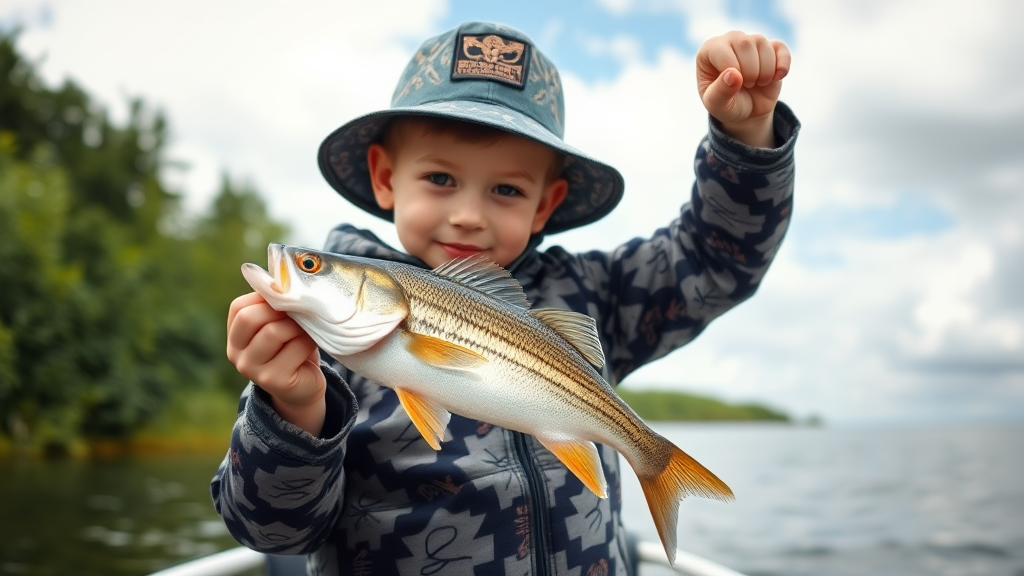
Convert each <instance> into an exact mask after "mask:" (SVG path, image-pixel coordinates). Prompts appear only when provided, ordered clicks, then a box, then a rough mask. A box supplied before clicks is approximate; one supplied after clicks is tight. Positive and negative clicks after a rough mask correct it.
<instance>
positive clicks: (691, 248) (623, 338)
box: [582, 32, 800, 380]
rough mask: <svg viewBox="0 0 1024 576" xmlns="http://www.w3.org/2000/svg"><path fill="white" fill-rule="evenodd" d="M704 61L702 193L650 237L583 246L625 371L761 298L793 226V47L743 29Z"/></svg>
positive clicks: (700, 60) (616, 366) (619, 370)
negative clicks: (590, 248)
mask: <svg viewBox="0 0 1024 576" xmlns="http://www.w3.org/2000/svg"><path fill="white" fill-rule="evenodd" d="M768 48H770V49H771V50H768ZM769 52H770V55H769ZM697 64H698V89H699V91H700V94H701V98H702V101H703V102H704V104H705V107H707V109H708V111H709V113H710V117H709V124H710V126H709V130H708V136H707V137H706V138H705V139H704V140H703V141H702V142H701V144H700V146H699V147H698V149H697V155H696V158H695V162H694V171H695V173H696V177H697V178H696V182H695V183H694V185H693V188H692V191H691V195H690V202H689V203H686V204H684V205H683V207H682V210H681V213H680V215H679V218H677V219H676V220H674V221H673V222H672V223H671V224H670V225H669V226H668V227H667V228H662V229H659V230H658V231H656V232H655V233H654V235H653V236H652V237H651V238H649V239H646V240H644V239H639V238H638V239H634V240H632V241H630V242H628V243H626V244H625V245H623V246H621V247H619V248H618V249H616V250H615V251H613V252H612V253H604V252H590V253H587V254H583V255H582V263H583V265H584V269H585V273H586V275H587V277H588V278H589V279H590V281H591V283H592V284H591V285H592V286H594V288H595V289H596V294H595V296H596V298H597V300H598V302H599V309H600V321H601V324H602V325H601V329H602V332H603V334H604V337H605V342H606V344H607V345H608V346H609V347H610V349H609V350H608V351H607V352H608V354H607V357H608V360H609V363H610V365H611V366H610V367H611V369H612V370H613V372H614V374H615V376H616V379H617V380H621V379H622V378H624V377H625V376H626V375H627V374H629V373H630V372H632V371H633V370H635V369H636V368H638V367H639V366H641V365H643V364H646V363H647V362H651V361H653V360H655V359H657V358H660V357H662V356H664V355H665V354H667V353H669V352H671V351H672V350H674V349H676V348H678V347H680V346H682V345H683V344H685V343H687V342H689V341H690V340H692V339H693V338H694V337H696V336H697V335H698V334H699V333H700V332H701V331H702V330H703V329H704V328H705V327H706V326H707V324H708V323H709V322H710V321H711V320H712V319H714V318H716V317H717V316H719V315H721V314H722V313H723V312H725V311H726V310H728V309H729V308H732V307H733V306H735V305H736V304H738V303H740V302H742V301H743V300H745V299H747V298H749V297H750V296H751V295H752V294H753V293H754V292H755V291H756V290H757V287H758V285H759V284H760V282H761V279H762V278H763V277H764V274H765V272H766V271H767V269H768V265H769V264H770V263H771V260H772V258H773V257H774V256H775V252H776V250H777V249H778V247H779V244H780V243H781V242H782V238H783V235H784V234H785V232H786V228H787V226H788V224H789V216H790V210H791V206H792V193H793V147H794V144H795V142H796V136H797V133H798V131H799V127H800V125H799V122H798V121H797V119H796V117H795V116H794V115H793V113H792V112H791V111H790V110H789V108H788V107H787V106H786V105H784V104H782V103H780V102H777V98H778V95H779V91H780V89H781V80H782V78H783V77H785V75H786V73H788V69H789V52H788V50H787V49H786V48H785V46H784V45H782V44H781V43H778V42H768V41H767V40H765V39H764V38H763V37H759V36H748V35H745V34H742V33H738V32H731V33H729V34H726V35H724V36H720V37H718V38H714V39H712V40H709V41H708V42H706V43H705V44H704V45H703V46H702V47H701V50H700V51H699V52H698V55H697ZM730 84H731V85H730ZM723 120H724V122H723Z"/></svg>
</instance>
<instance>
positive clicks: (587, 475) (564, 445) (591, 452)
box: [537, 436, 608, 498]
mask: <svg viewBox="0 0 1024 576" xmlns="http://www.w3.org/2000/svg"><path fill="white" fill-rule="evenodd" d="M537 440H538V441H539V442H540V443H541V444H543V445H544V447H545V448H547V449H548V450H550V451H551V453H552V454H554V455H555V457H556V458H558V459H559V460H561V462H562V464H565V467H566V468H568V469H569V470H570V471H572V473H573V474H575V475H576V477H577V478H579V479H580V482H583V484H584V485H585V486H586V487H587V488H590V490H591V491H592V492H593V493H594V494H596V495H597V496H598V498H607V497H608V483H607V481H606V480H605V478H604V468H603V467H601V457H600V456H598V454H597V446H594V443H593V442H589V441H587V440H574V439H571V438H558V439H555V438H544V437H541V436H537Z"/></svg>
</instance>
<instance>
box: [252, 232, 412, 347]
mask: <svg viewBox="0 0 1024 576" xmlns="http://www.w3.org/2000/svg"><path fill="white" fill-rule="evenodd" d="M242 276H244V277H245V279H246V281H247V282H248V283H249V285H250V286H252V289H253V290H255V291H256V292H258V293H259V294H260V295H261V296H263V298H264V299H266V301H267V303H268V304H270V306H271V307H272V308H273V309H275V310H278V311H280V312H285V313H287V314H288V315H289V316H291V317H292V318H293V319H294V320H295V321H296V322H297V323H298V324H299V326H301V327H302V328H303V329H304V330H305V331H306V332H307V333H308V334H309V335H310V336H311V337H312V338H313V340H314V341H316V343H317V344H318V345H319V346H320V347H321V348H323V349H324V350H325V351H326V352H327V353H328V354H330V355H331V356H334V357H336V358H337V357H339V356H347V355H350V354H354V353H357V352H361V351H363V350H366V349H367V348H370V347H371V346H373V345H374V344H376V343H377V342H379V341H380V340H381V339H383V338H384V337H386V336H387V335H388V334H390V333H391V331H392V330H394V329H395V327H397V326H398V324H400V323H401V322H402V320H404V319H405V317H406V316H407V315H408V314H409V303H408V299H407V298H406V296H405V291H404V290H403V289H402V287H401V286H400V285H399V284H398V282H396V281H395V279H394V278H392V277H391V275H390V274H388V273H387V272H386V271H384V270H383V269H381V268H378V267H376V266H373V265H372V264H367V263H365V262H357V261H355V260H352V259H349V258H346V257H345V256H343V255H340V254H330V253H327V252H319V251H316V250H310V249H308V248H299V247H295V246H284V245H282V244H270V246H269V247H268V248H267V270H264V269H262V268H260V267H259V266H258V265H256V264H251V263H246V264H243V265H242Z"/></svg>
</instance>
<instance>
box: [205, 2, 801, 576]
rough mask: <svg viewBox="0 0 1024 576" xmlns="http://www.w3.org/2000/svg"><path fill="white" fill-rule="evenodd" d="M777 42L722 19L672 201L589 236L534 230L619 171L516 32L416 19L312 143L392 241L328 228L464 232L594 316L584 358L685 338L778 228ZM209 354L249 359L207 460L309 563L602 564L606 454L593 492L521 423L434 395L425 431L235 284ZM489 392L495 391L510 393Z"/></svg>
mask: <svg viewBox="0 0 1024 576" xmlns="http://www.w3.org/2000/svg"><path fill="white" fill-rule="evenodd" d="M789 60H790V58H789V52H788V50H787V49H786V47H785V46H784V45H783V44H782V43H781V42H768V41H767V40H765V39H764V38H763V37H761V36H748V35H746V34H743V33H739V32H732V33H729V34H726V35H725V36H721V37H718V38H714V39H712V40H709V41H708V42H706V43H705V44H704V45H703V46H702V47H701V49H700V51H699V52H698V55H697V61H698V84H699V90H700V93H701V96H702V99H703V101H704V104H705V107H706V108H707V109H708V111H709V112H710V114H711V116H712V120H711V122H710V130H709V134H708V137H707V138H706V139H705V140H704V142H702V143H701V146H700V147H699V149H698V153H697V158H696V173H697V183H696V184H695V186H694V188H693V192H692V199H691V202H690V203H688V204H684V206H683V209H682V213H681V216H680V217H679V218H677V219H676V220H675V221H673V222H672V223H671V224H670V225H669V226H668V228H664V229H660V230H658V231H656V232H655V233H654V235H653V237H652V238H651V239H649V240H641V239H636V240H633V241H631V242H629V243H627V244H626V245H624V246H622V247H620V248H618V249H617V250H615V251H613V252H611V253H603V252H597V251H594V252H588V253H585V254H569V253H567V252H566V251H565V250H562V249H561V248H558V247H553V248H550V249H548V250H546V251H545V252H539V251H538V250H537V249H536V248H537V246H538V244H539V243H540V242H541V240H542V238H543V235H544V234H546V233H555V232H561V231H564V230H568V229H571V228H574V227H577V226H582V225H584V224H588V223H590V222H593V221H595V220H598V219H599V218H601V217H602V216H604V215H605V214H607V213H608V212H610V211H611V210H612V208H614V207H615V205H616V204H617V203H618V201H619V199H620V197H621V195H622V190H623V182H622V178H621V176H620V175H619V173H618V172H617V171H616V170H615V169H614V168H611V167H610V166H607V165H605V164H602V163H600V162H598V161H596V160H593V159H591V158H589V157H587V156H586V155H584V154H583V153H582V152H580V151H578V150H575V149H574V148H571V147H569V146H568V145H566V144H565V143H564V142H563V141H562V139H561V135H562V121H563V118H564V110H563V103H562V94H561V84H560V81H559V77H558V73H557V71H556V70H555V68H554V66H553V65H552V64H551V62H550V61H549V60H547V58H546V57H544V55H543V54H542V53H541V52H540V51H539V50H537V49H536V48H535V47H534V45H533V43H532V42H531V41H530V39H529V38H528V37H526V36H525V35H524V34H523V33H521V32H519V31H517V30H514V29H511V28H508V27H504V26H500V25H495V24H488V23H475V22H474V23H467V24H463V25H462V26H460V27H459V28H457V29H455V30H452V31H449V32H447V33H445V34H442V35H440V36H438V37H436V38H432V39H430V40H428V41H427V42H426V43H424V44H423V46H422V47H421V48H420V50H419V51H418V52H417V53H416V54H415V56H414V57H413V59H412V61H411V62H410V63H409V65H408V67H407V68H406V70H405V72H404V74H403V76H402V78H401V80H400V82H399V85H398V88H397V89H396V91H395V95H394V97H393V99H392V107H391V108H390V109H388V110H384V111H381V112H378V113H374V114H369V115H367V116H364V117H362V118H357V119H356V120H353V121H352V122H349V123H348V124H346V125H344V126H342V127H341V128H340V129H338V130H337V131H335V132H334V133H333V134H331V135H330V136H329V137H328V138H327V139H326V140H325V141H324V143H323V145H322V146H321V150H320V167H321V170H322V172H323V173H324V176H325V177H326V178H327V180H328V182H330V184H331V185H332V186H333V187H334V188H335V189H336V190H337V191H338V192H339V193H340V194H341V195H342V196H344V197H345V198H347V199H348V200H350V201H351V202H353V203H354V204H356V205H357V206H359V207H360V208H362V209H364V210H366V211H368V212H370V213H372V214H376V215H378V216H380V217H382V218H385V219H388V220H393V221H394V223H395V226H396V228H397V231H398V237H399V240H400V241H401V243H402V246H403V247H404V248H405V250H406V252H407V253H402V252H398V251H396V250H394V249H392V248H390V247H388V246H386V245H384V244H383V243H381V242H380V241H379V240H378V239H377V238H376V237H374V236H373V235H372V234H370V233H369V232H365V231H360V230H356V229H354V228H352V227H350V226H341V227H339V228H337V229H335V230H334V231H333V232H332V233H331V235H330V237H329V238H328V241H327V247H326V249H327V251H330V252H338V253H347V254H355V255H361V256H371V257H377V258H389V259H394V260H399V261H403V262H408V263H411V264H415V265H418V266H425V267H436V266H438V265H439V264H442V263H444V262H446V261H448V260H450V259H452V258H456V257H461V256H467V255H471V254H476V253H483V254H485V255H486V256H487V257H489V258H490V259H492V260H494V261H495V262H497V263H498V264H500V265H502V266H504V267H505V268H507V269H508V270H509V271H510V272H511V273H512V274H513V275H514V276H515V277H516V278H517V279H518V280H519V281H520V282H521V283H522V285H523V288H524V290H525V292H526V294H527V296H528V297H529V298H530V301H531V302H532V304H533V306H535V307H558V308H564V309H570V310H574V311H576V312H581V313H585V314H588V315H590V316H592V317H593V318H595V319H596V320H597V324H598V327H599V331H600V333H601V337H602V344H603V347H604V350H605V356H606V358H607V359H608V363H607V366H606V367H605V369H604V376H605V378H606V379H607V380H608V382H609V383H611V384H613V385H614V384H616V383H617V382H619V381H620V380H621V379H622V378H624V377H625V376H626V375H627V374H629V373H630V372H631V371H633V370H634V369H636V368H637V367H638V366H640V365H642V364H644V363H647V362H650V361H652V360H655V359H657V358H660V357H662V356H664V355H665V354H667V353H668V352H670V351H672V350H673V349H675V348H677V347H679V346H682V345H683V344H685V343H686V342H688V341H689V340H691V339H693V338H694V337H695V336H696V335H697V334H698V333H699V332H700V331H701V330H702V329H703V328H704V327H705V326H706V325H707V323H708V322H709V321H710V320H711V319H712V318H714V317H716V316H718V315H719V314H721V313H722V312H724V311H725V310H727V309H728V308H730V307H732V306H734V305H735V304H737V303H738V302H740V301H742V300H743V299H745V298H747V297H749V296H750V295H751V294H752V293H753V292H754V290H755V289H756V287H757V285H758V283H759V282H760V280H761V278H762V277H763V275H764V272H765V270H766V268H767V266H768V263H769V261H770V259H771V257H772V256H773V255H774V254H775V251H776V249H777V248H778V245H779V242H781V240H782V236H783V234H784V232H785V229H786V225H787V222H788V216H789V211H790V206H791V193H792V187H793V157H792V150H793V145H794V142H795V138H796V134H797V130H798V128H799V124H798V122H797V120H796V118H795V117H794V116H793V115H792V113H791V112H790V111H789V109H788V108H786V107H785V106H784V105H782V104H778V105H777V103H776V101H777V98H778V94H779V90H780V89H781V80H782V78H783V77H784V76H785V75H786V73H787V72H788V68H789ZM227 353H228V358H229V359H230V360H231V361H232V363H234V365H235V367H236V368H237V369H238V370H239V372H241V373H242V374H243V375H245V376H247V377H248V378H250V379H251V380H252V382H253V384H252V385H250V386H249V387H248V388H247V390H246V392H245V393H244V394H243V398H242V401H241V403H240V412H239V418H238V420H237V421H236V423H235V429H234V433H233V434H232V440H231V449H230V451H229V453H228V456H227V458H226V459H225V461H224V463H223V464H222V465H221V467H220V469H219V470H218V472H217V476H216V477H215V478H214V480H213V483H212V492H213V497H214V501H215V505H216V507H217V510H218V512H219V513H220V514H221V515H222V516H223V518H224V520H225V522H226V524H227V526H228V528H229V530H230V531H231V533H232V535H234V537H235V538H236V539H238V540H239V541H240V542H242V543H243V544H245V545H247V546H250V547H252V548H255V549H257V550H261V551H263V552H267V553H274V554H302V553H305V554H310V558H309V561H308V569H309V572H310V573H311V574H435V573H442V574H570V573H571V574H607V573H615V574H624V573H625V572H626V570H627V569H628V568H627V566H628V558H627V554H626V552H625V537H624V533H623V528H622V524H621V521H620V507H621V498H620V494H619V493H618V487H619V478H620V476H619V460H618V457H617V454H616V453H615V452H614V451H613V450H611V449H609V448H607V447H604V446H601V447H600V448H599V449H600V453H601V460H602V464H603V467H604V473H605V476H606V478H607V480H608V485H609V493H610V497H609V498H608V499H604V500H601V499H598V498H597V497H596V496H594V495H593V493H591V492H590V491H589V489H587V488H586V487H585V486H584V485H583V484H582V483H581V482H579V480H577V479H576V477H575V476H574V475H573V474H571V473H569V472H568V470H567V469H566V468H565V466H563V465H562V464H561V463H560V462H559V461H558V460H556V459H555V458H554V456H552V455H551V454H550V452H547V451H546V450H545V449H544V448H543V447H541V446H540V445H539V444H538V443H537V442H536V441H535V440H534V439H533V438H532V437H530V436H528V435H524V434H521V433H518V432H511V431H508V430H504V429H501V428H497V427H494V426H491V425H489V424H487V423H485V422H477V421H470V420H468V419H466V418H462V417H459V416H458V415H453V417H452V420H451V422H450V423H449V426H448V436H447V437H446V440H445V442H444V443H443V444H442V446H441V450H440V451H436V452H435V451H434V450H433V449H431V448H430V447H429V446H428V445H427V443H426V442H424V441H423V440H422V438H420V436H419V433H418V432H417V430H416V429H415V427H413V425H412V424H411V422H410V421H409V419H408V417H407V416H406V414H405V412H404V411H403V410H402V409H401V408H400V406H399V403H398V400H397V398H396V397H395V394H394V392H393V391H391V390H390V389H388V388H383V387H381V386H378V385H375V384H373V383H372V382H368V381H366V379H364V378H362V377H360V376H359V375H357V374H354V373H351V372H350V371H348V370H347V369H345V368H344V367H343V366H340V365H338V364H337V363H335V362H333V361H331V360H330V359H328V358H325V359H321V357H320V355H319V353H318V351H317V348H316V345H315V344H314V343H313V342H312V340H311V339H310V338H309V337H308V336H307V335H305V334H304V333H303V332H302V330H301V329H299V327H298V326H297V325H296V324H295V322H294V321H292V320H291V319H289V318H288V317H287V316H286V315H284V314H282V313H278V312H275V311H274V310H273V309H271V308H270V307H269V306H268V305H267V304H266V301H265V300H263V299H262V297H260V296H258V295H257V294H254V293H253V294H247V295H244V296H241V297H239V298H238V299H236V300H235V302H233V303H232V305H231V309H230V312H229V316H228V343H227ZM509 409H514V407H512V406H510V407H509Z"/></svg>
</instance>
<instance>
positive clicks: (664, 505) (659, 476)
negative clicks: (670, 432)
mask: <svg viewBox="0 0 1024 576" xmlns="http://www.w3.org/2000/svg"><path fill="white" fill-rule="evenodd" d="M662 440H664V442H665V443H666V444H667V446H666V448H668V449H670V450H671V456H670V457H669V460H668V464H666V466H665V468H663V469H662V470H661V471H660V472H657V473H656V474H654V475H652V476H641V475H639V474H638V475H637V476H638V477H639V479H640V487H641V488H643V490H644V496H645V497H647V506H648V507H649V508H650V509H651V515H652V516H653V517H654V525H655V526H656V527H657V528H658V536H660V537H661V544H662V546H664V547H665V554H667V555H668V560H669V562H671V563H673V564H674V563H675V559H676V523H677V521H678V516H679V501H680V500H682V499H683V498H684V497H686V496H703V497H705V498H714V499H715V500H732V499H733V494H732V490H731V489H729V487H728V486H726V484H725V482H722V481H721V480H719V479H718V477H717V476H715V475H714V474H712V473H711V472H710V471H709V470H708V469H707V468H705V467H703V466H701V465H700V463H699V462H697V461H696V460H694V459H693V458H691V457H690V456H689V455H688V454H687V453H686V452H683V451H682V450H680V449H679V448H677V447H676V446H675V445H674V444H672V443H671V442H669V441H668V440H665V439H664V438H662Z"/></svg>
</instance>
